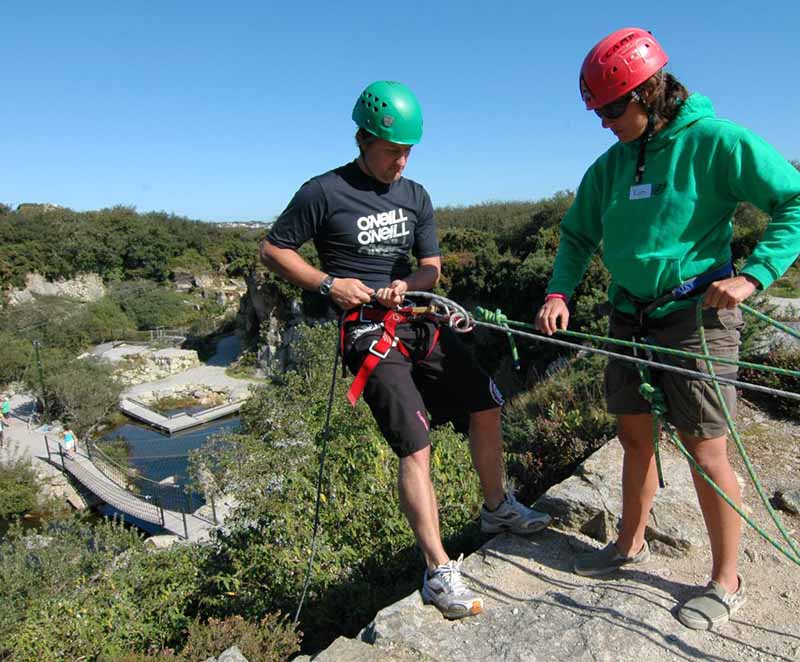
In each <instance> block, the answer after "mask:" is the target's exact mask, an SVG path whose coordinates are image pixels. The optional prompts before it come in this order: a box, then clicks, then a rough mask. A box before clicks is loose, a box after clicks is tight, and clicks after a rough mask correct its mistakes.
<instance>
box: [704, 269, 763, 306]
mask: <svg viewBox="0 0 800 662" xmlns="http://www.w3.org/2000/svg"><path fill="white" fill-rule="evenodd" d="M760 286H761V283H759V282H758V281H757V280H756V279H755V278H753V277H752V276H747V275H744V276H734V277H733V278H725V279H724V280H718V281H715V282H713V283H711V285H709V286H708V289H707V290H706V294H705V296H704V297H703V308H736V306H738V305H739V304H740V303H742V301H744V300H745V299H746V298H747V297H749V296H750V295H751V294H752V293H753V292H755V291H756V290H757V289H758V288H759V287H760Z"/></svg>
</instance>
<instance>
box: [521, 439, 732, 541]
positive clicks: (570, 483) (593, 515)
mask: <svg viewBox="0 0 800 662" xmlns="http://www.w3.org/2000/svg"><path fill="white" fill-rule="evenodd" d="M620 454H621V450H620V446H619V442H618V441H617V440H616V439H614V440H612V441H610V442H608V443H607V444H606V445H605V446H603V448H601V449H600V450H598V451H597V452H596V453H594V454H593V455H592V456H591V457H590V458H589V459H588V460H586V461H585V462H584V463H583V464H581V465H580V466H579V467H578V469H577V470H576V471H575V473H574V474H573V475H572V476H571V477H570V478H568V479H567V480H565V481H564V482H562V483H559V484H558V485H555V486H554V487H552V488H551V489H550V490H549V491H548V492H547V493H546V494H545V495H544V496H542V497H541V498H540V499H539V500H538V501H537V502H536V504H535V507H536V508H538V509H539V510H544V511H546V512H549V513H550V514H551V515H553V517H555V518H556V519H557V520H558V523H559V526H560V527H561V528H563V529H565V530H568V531H577V532H580V533H582V534H584V535H587V536H589V537H590V538H594V539H595V540H597V541H599V542H601V543H607V542H609V541H610V540H615V539H616V531H617V524H618V518H619V516H620V513H621V512H622V484H621V480H620V476H621V475H622V469H621V466H620ZM661 459H662V461H661V464H662V469H663V473H664V480H665V483H666V486H665V487H664V488H663V489H661V490H659V492H658V499H656V501H655V503H654V504H653V508H652V511H651V516H650V524H649V526H648V528H647V531H646V533H645V536H646V538H647V539H648V540H649V541H650V543H651V545H650V546H651V548H652V549H653V550H654V551H657V552H659V553H661V554H664V555H667V556H684V555H686V554H689V553H691V552H693V551H696V549H697V548H698V547H699V546H701V545H704V544H705V541H706V530H705V525H704V524H703V521H702V519H698V518H697V517H696V514H697V499H696V497H695V493H694V485H693V483H692V478H691V474H690V473H689V471H687V470H686V466H685V465H686V460H684V459H683V458H682V457H681V456H679V455H677V454H674V453H662V458H661ZM739 482H740V485H742V484H743V481H741V479H740V481H739Z"/></svg>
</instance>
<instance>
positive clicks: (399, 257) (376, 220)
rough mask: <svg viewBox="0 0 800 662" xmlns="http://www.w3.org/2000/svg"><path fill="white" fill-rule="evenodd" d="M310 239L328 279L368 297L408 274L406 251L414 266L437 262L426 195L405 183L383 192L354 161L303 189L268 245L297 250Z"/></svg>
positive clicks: (385, 187) (385, 186) (386, 187)
mask: <svg viewBox="0 0 800 662" xmlns="http://www.w3.org/2000/svg"><path fill="white" fill-rule="evenodd" d="M309 239H313V240H314V245H315V246H316V247H317V252H318V253H319V256H320V259H321V260H322V265H323V268H324V269H325V271H326V272H327V273H329V274H330V275H331V276H334V277H337V278H358V279H360V280H361V281H363V283H364V284H365V285H367V286H369V287H371V288H373V289H378V288H380V287H386V286H387V285H389V283H391V282H392V281H393V280H395V279H397V278H405V277H406V276H408V274H409V273H411V263H410V259H409V257H408V254H409V251H411V252H413V253H414V256H415V257H416V258H417V259H419V258H423V257H433V256H436V255H440V251H439V242H438V240H437V238H436V224H435V222H434V218H433V205H431V200H430V197H428V193H427V192H426V191H425V189H424V188H423V187H422V186H420V185H419V184H417V183H416V182H414V181H412V180H410V179H406V178H404V177H402V178H400V180H399V181H396V182H392V183H391V184H383V183H381V182H378V181H377V180H375V179H373V178H372V177H369V176H367V175H366V174H365V173H364V172H362V170H361V168H359V167H358V164H357V163H356V162H355V161H353V162H352V163H348V164H347V165H344V166H341V167H340V168H336V169H335V170H331V171H330V172H326V173H325V174H324V175H319V176H318V177H314V178H313V179H310V180H309V181H307V182H306V183H305V184H303V186H302V187H301V188H300V190H299V191H298V192H297V193H295V195H294V197H293V198H292V201H291V202H290V203H289V206H288V207H286V209H285V210H284V212H283V213H282V214H281V215H280V216H279V217H278V220H277V221H275V224H274V225H273V226H272V229H271V230H270V233H269V236H268V237H267V241H269V242H270V243H271V244H274V245H275V246H277V247H278V248H292V249H295V250H297V249H298V248H300V246H302V245H303V244H304V243H305V242H306V241H308V240H309Z"/></svg>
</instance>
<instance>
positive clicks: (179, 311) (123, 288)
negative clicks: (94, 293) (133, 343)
mask: <svg viewBox="0 0 800 662" xmlns="http://www.w3.org/2000/svg"><path fill="white" fill-rule="evenodd" d="M111 297H112V299H113V300H114V301H116V302H117V303H118V304H119V306H120V308H122V310H123V311H125V314H126V315H127V316H128V317H129V318H130V319H131V320H133V322H134V324H136V326H137V327H138V328H139V329H156V328H158V327H173V326H181V325H183V324H186V323H188V322H189V321H190V320H191V318H192V317H193V313H192V310H191V307H190V306H189V305H187V301H188V300H187V298H186V297H185V296H184V295H182V294H179V293H178V292H175V291H174V290H171V289H168V288H166V287H159V286H157V285H155V284H154V283H152V282H150V281H141V280H140V281H132V282H127V283H121V284H119V285H117V286H116V287H115V288H114V289H113V290H112V293H111Z"/></svg>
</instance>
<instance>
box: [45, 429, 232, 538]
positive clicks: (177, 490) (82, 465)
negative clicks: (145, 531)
mask: <svg viewBox="0 0 800 662" xmlns="http://www.w3.org/2000/svg"><path fill="white" fill-rule="evenodd" d="M45 445H46V448H47V457H48V460H49V461H50V462H51V463H52V464H56V465H57V466H61V468H62V469H63V470H64V471H65V472H66V473H68V474H69V475H70V476H72V477H73V478H74V479H75V480H76V481H78V482H79V483H80V484H81V485H82V486H83V487H84V488H85V489H86V490H88V491H89V492H90V493H92V494H94V495H95V496H96V497H97V498H98V499H100V500H101V501H103V502H104V503H106V504H108V505H109V506H112V507H113V508H115V509H117V510H118V511H120V512H121V513H124V514H125V515H128V516H130V517H133V518H136V519H138V520H141V521H142V522H147V523H149V524H154V525H156V526H160V527H161V528H162V529H164V530H166V531H168V532H170V533H173V534H175V535H177V536H180V537H181V538H184V539H185V540H189V541H193V542H197V541H202V540H205V539H207V538H208V535H209V531H210V530H211V529H212V528H214V527H215V526H217V525H218V524H219V520H218V518H217V513H216V505H215V503H214V498H213V495H208V499H209V505H210V511H211V513H210V517H208V516H204V515H201V514H200V512H199V511H200V508H201V506H202V499H201V498H200V496H199V495H198V494H196V493H192V492H190V491H187V490H185V489H183V488H181V487H180V486H176V485H165V484H162V483H158V482H155V481H152V480H149V479H147V478H144V477H143V476H140V475H138V474H137V473H136V472H135V471H133V470H131V469H129V468H126V467H122V466H120V465H119V463H117V462H115V461H114V460H113V459H112V458H110V457H108V456H107V455H106V454H105V453H103V451H101V450H100V449H99V448H97V446H95V445H94V444H92V443H91V442H89V443H83V442H81V443H80V444H79V446H78V448H76V451H75V452H74V453H72V454H70V453H67V452H65V451H64V449H63V447H62V446H61V444H59V443H58V442H57V441H53V440H51V439H50V438H49V437H48V436H47V435H45ZM204 510H205V509H204Z"/></svg>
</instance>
